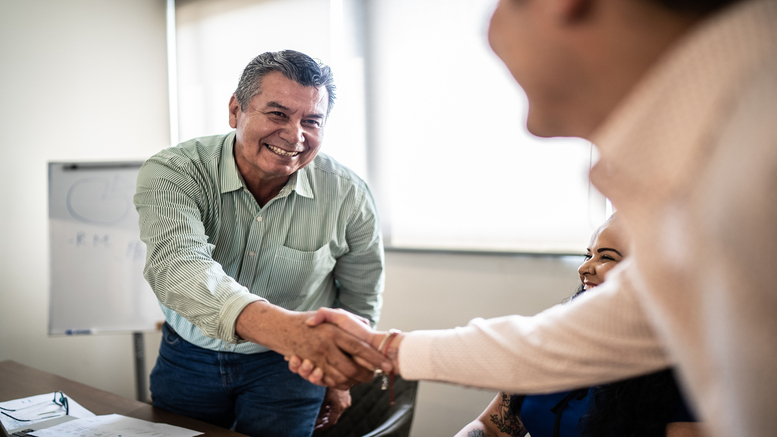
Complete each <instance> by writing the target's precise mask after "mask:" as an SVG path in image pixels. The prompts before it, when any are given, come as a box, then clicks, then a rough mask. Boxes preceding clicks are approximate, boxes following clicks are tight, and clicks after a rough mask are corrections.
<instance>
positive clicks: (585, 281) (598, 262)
mask: <svg viewBox="0 0 777 437" xmlns="http://www.w3.org/2000/svg"><path fill="white" fill-rule="evenodd" d="M617 217H618V214H617V213H615V214H613V215H612V216H610V218H609V219H607V221H606V222H605V223H604V224H603V225H602V226H601V227H599V229H597V230H596V232H594V234H593V235H592V236H591V244H589V245H588V248H587V249H586V255H585V261H584V262H583V264H580V268H578V269H577V272H578V274H579V275H580V282H581V289H582V290H590V289H591V288H593V287H596V286H597V285H599V284H601V283H602V282H604V278H605V275H606V274H607V272H609V271H610V270H611V269H612V268H613V267H615V266H616V265H617V264H618V263H619V262H621V261H622V260H623V258H625V257H626V256H627V255H628V253H629V247H628V241H627V240H626V236H625V229H623V224H622V223H621V221H620V220H619V219H617Z"/></svg>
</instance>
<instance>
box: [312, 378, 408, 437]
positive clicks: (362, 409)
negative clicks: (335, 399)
mask: <svg viewBox="0 0 777 437" xmlns="http://www.w3.org/2000/svg"><path fill="white" fill-rule="evenodd" d="M417 392H418V381H405V380H404V379H402V378H401V377H396V378H395V379H394V406H393V407H392V406H391V400H390V399H389V391H388V390H382V389H381V379H380V378H376V379H375V380H373V381H372V382H365V383H364V384H359V385H356V386H354V387H353V388H351V407H350V408H348V409H347V410H345V412H344V413H343V415H342V416H341V417H340V420H338V422H337V424H335V425H334V426H332V427H330V428H329V429H326V430H323V431H321V430H319V431H316V432H314V433H313V437H408V436H409V435H410V426H411V425H412V423H413V412H414V410H415V398H416V393H417Z"/></svg>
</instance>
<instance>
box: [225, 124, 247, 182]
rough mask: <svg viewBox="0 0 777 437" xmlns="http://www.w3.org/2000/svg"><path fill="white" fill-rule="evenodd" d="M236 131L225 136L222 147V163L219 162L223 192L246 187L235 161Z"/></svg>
mask: <svg viewBox="0 0 777 437" xmlns="http://www.w3.org/2000/svg"><path fill="white" fill-rule="evenodd" d="M234 149H235V131H232V132H231V133H229V135H227V136H226V138H224V142H223V143H222V147H221V163H220V164H219V174H220V175H221V194H224V193H229V192H230V191H236V190H242V189H243V188H244V187H245V184H244V183H243V178H242V177H240V172H239V171H238V170H237V163H235V153H234Z"/></svg>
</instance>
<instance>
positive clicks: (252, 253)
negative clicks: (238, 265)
mask: <svg viewBox="0 0 777 437" xmlns="http://www.w3.org/2000/svg"><path fill="white" fill-rule="evenodd" d="M254 255H256V252H253V251H251V252H248V256H254Z"/></svg>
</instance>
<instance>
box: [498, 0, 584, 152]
mask: <svg viewBox="0 0 777 437" xmlns="http://www.w3.org/2000/svg"><path fill="white" fill-rule="evenodd" d="M547 3H549V2H545V1H541V0H500V1H499V4H498V6H497V8H496V10H495V11H494V14H493V16H492V18H491V24H490V26H489V30H488V39H489V43H490V44H491V48H492V49H493V50H494V53H496V54H497V56H499V58H500V59H501V60H502V61H503V62H504V63H505V65H506V66H507V68H508V69H509V70H510V73H511V74H512V75H513V77H514V78H515V80H517V81H518V83H519V84H520V85H521V87H522V88H523V90H524V92H525V93H526V96H527V97H528V99H529V116H528V120H527V127H528V129H529V131H530V132H531V133H533V134H535V135H538V136H543V137H545V136H558V135H568V134H570V132H569V126H568V122H569V120H566V118H567V117H566V115H568V114H570V113H571V114H573V115H574V111H568V110H567V106H568V103H569V102H568V99H569V97H568V96H569V92H570V91H574V88H572V87H574V86H576V85H579V84H578V83H577V80H578V79H577V78H576V77H575V74H574V72H575V68H574V65H572V64H571V60H572V59H574V58H573V57H571V56H569V52H568V51H567V50H566V49H565V47H564V45H563V44H560V43H559V40H558V39H557V35H556V34H554V31H555V29H554V23H553V22H552V18H553V14H551V13H550V11H549V10H548V8H549V6H548V4H547ZM565 114H566V115H565Z"/></svg>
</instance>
